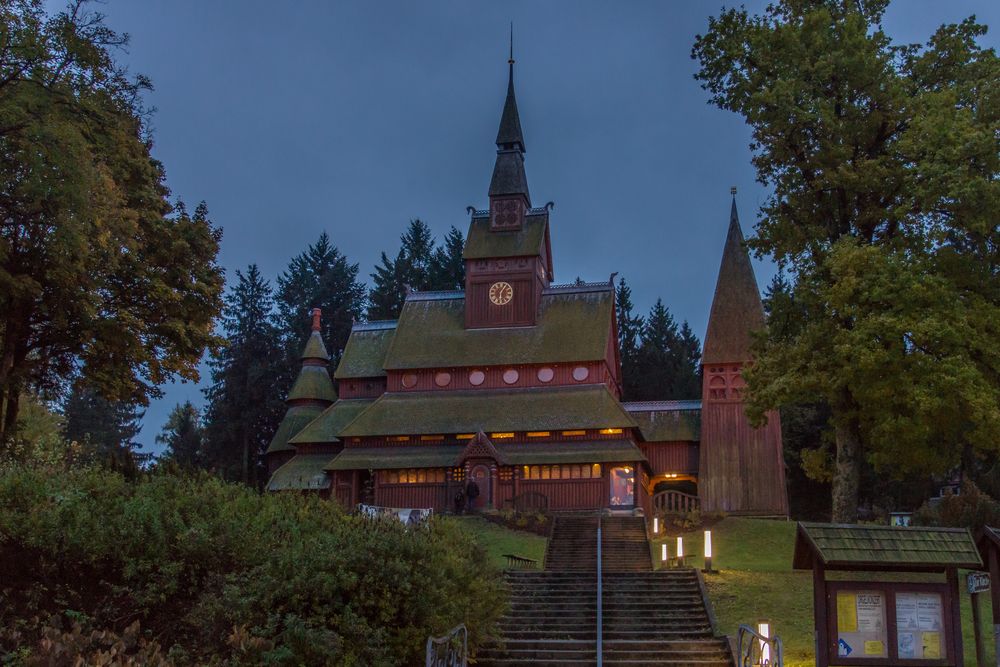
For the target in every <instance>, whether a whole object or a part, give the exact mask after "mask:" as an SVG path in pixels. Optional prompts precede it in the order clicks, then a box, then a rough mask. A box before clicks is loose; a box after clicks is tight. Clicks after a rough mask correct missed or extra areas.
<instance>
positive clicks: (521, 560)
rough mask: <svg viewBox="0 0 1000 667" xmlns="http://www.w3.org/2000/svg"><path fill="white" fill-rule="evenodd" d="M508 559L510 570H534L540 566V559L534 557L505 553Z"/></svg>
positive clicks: (504, 555)
mask: <svg viewBox="0 0 1000 667" xmlns="http://www.w3.org/2000/svg"><path fill="white" fill-rule="evenodd" d="M503 557H504V558H506V559H507V569H508V570H534V569H536V568H537V567H538V561H537V560H535V559H534V558H525V557H524V556H518V555H517V554H503Z"/></svg>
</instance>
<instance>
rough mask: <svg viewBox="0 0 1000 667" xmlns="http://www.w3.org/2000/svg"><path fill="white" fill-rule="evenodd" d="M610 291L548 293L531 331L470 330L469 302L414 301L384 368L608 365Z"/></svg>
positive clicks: (401, 321)
mask: <svg viewBox="0 0 1000 667" xmlns="http://www.w3.org/2000/svg"><path fill="white" fill-rule="evenodd" d="M613 309H614V299H613V295H612V292H611V289H610V287H607V288H604V287H600V288H595V289H590V290H567V291H565V292H561V291H554V292H551V293H549V292H546V293H544V294H543V295H542V298H541V303H540V305H539V309H538V319H537V322H536V324H535V326H532V327H512V328H490V329H466V328H465V299H464V298H462V297H459V298H451V299H426V300H422V299H410V300H407V302H406V304H405V305H404V306H403V311H402V313H401V314H400V316H399V325H398V327H397V329H396V335H395V336H394V337H393V340H392V344H391V345H390V346H389V351H388V354H387V355H386V358H385V368H388V369H393V370H403V369H410V368H453V367H467V366H496V365H506V364H541V363H549V364H557V363H573V362H580V361H598V360H600V359H604V357H605V354H606V353H607V349H608V338H609V336H610V335H611V317H612V311H613Z"/></svg>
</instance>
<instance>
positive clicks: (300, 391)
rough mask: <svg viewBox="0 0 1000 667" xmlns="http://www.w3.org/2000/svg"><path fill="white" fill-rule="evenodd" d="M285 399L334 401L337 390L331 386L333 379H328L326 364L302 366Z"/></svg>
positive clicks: (328, 372)
mask: <svg viewBox="0 0 1000 667" xmlns="http://www.w3.org/2000/svg"><path fill="white" fill-rule="evenodd" d="M286 400H288V401H289V402H291V401H301V400H313V401H323V402H324V403H326V404H329V403H333V402H334V401H336V400H337V391H336V390H335V389H334V388H333V381H332V380H331V379H330V371H328V370H327V367H326V364H324V365H322V366H303V367H302V370H300V371H299V376H298V377H297V378H295V384H293V385H292V388H291V390H289V392H288V398H287V399H286Z"/></svg>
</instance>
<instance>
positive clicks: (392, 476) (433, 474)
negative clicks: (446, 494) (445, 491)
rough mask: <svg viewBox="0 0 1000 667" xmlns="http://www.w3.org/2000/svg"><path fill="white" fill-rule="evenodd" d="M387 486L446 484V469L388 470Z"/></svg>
mask: <svg viewBox="0 0 1000 667" xmlns="http://www.w3.org/2000/svg"><path fill="white" fill-rule="evenodd" d="M382 474H383V475H384V477H383V480H384V481H385V483H386V484H444V468H420V469H408V470H386V471H385V472H384V473H382Z"/></svg>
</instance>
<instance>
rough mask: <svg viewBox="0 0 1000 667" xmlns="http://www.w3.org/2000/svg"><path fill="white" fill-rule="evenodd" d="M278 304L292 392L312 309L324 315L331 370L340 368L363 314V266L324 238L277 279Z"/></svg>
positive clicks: (284, 387)
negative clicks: (359, 280)
mask: <svg viewBox="0 0 1000 667" xmlns="http://www.w3.org/2000/svg"><path fill="white" fill-rule="evenodd" d="M276 300H277V305H278V315H279V326H280V329H281V336H282V338H283V341H284V344H285V352H286V355H287V359H286V364H285V370H286V373H285V374H284V376H283V379H282V390H287V389H288V388H289V387H290V386H291V382H292V381H293V380H294V378H295V375H296V374H297V373H298V359H299V353H300V352H302V347H303V346H304V345H305V343H306V340H307V339H308V338H309V333H310V320H309V317H308V315H309V313H310V311H311V310H312V309H313V308H319V309H321V310H322V311H323V331H322V335H323V342H324V343H325V344H326V346H327V350H328V351H329V352H330V356H331V358H332V363H331V366H330V368H331V369H334V368H336V366H337V362H339V361H340V355H341V353H342V352H343V350H344V345H346V344H347V338H348V336H350V334H351V326H352V324H353V323H354V321H355V320H356V319H358V318H359V317H361V314H362V313H363V312H364V305H365V286H364V285H363V284H362V283H360V282H358V265H357V264H351V263H350V262H348V260H347V258H346V257H345V256H344V255H342V254H341V253H340V250H338V249H337V247H336V246H335V245H333V243H331V241H330V237H329V236H328V235H327V234H326V232H323V233H322V234H320V237H319V239H318V240H317V241H316V243H314V244H312V245H310V246H309V247H308V248H306V250H305V251H304V252H302V253H301V254H300V255H297V256H295V257H293V258H292V260H291V262H289V264H288V268H287V269H286V270H285V271H284V272H282V273H281V275H279V276H278V289H277V299H276Z"/></svg>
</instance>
